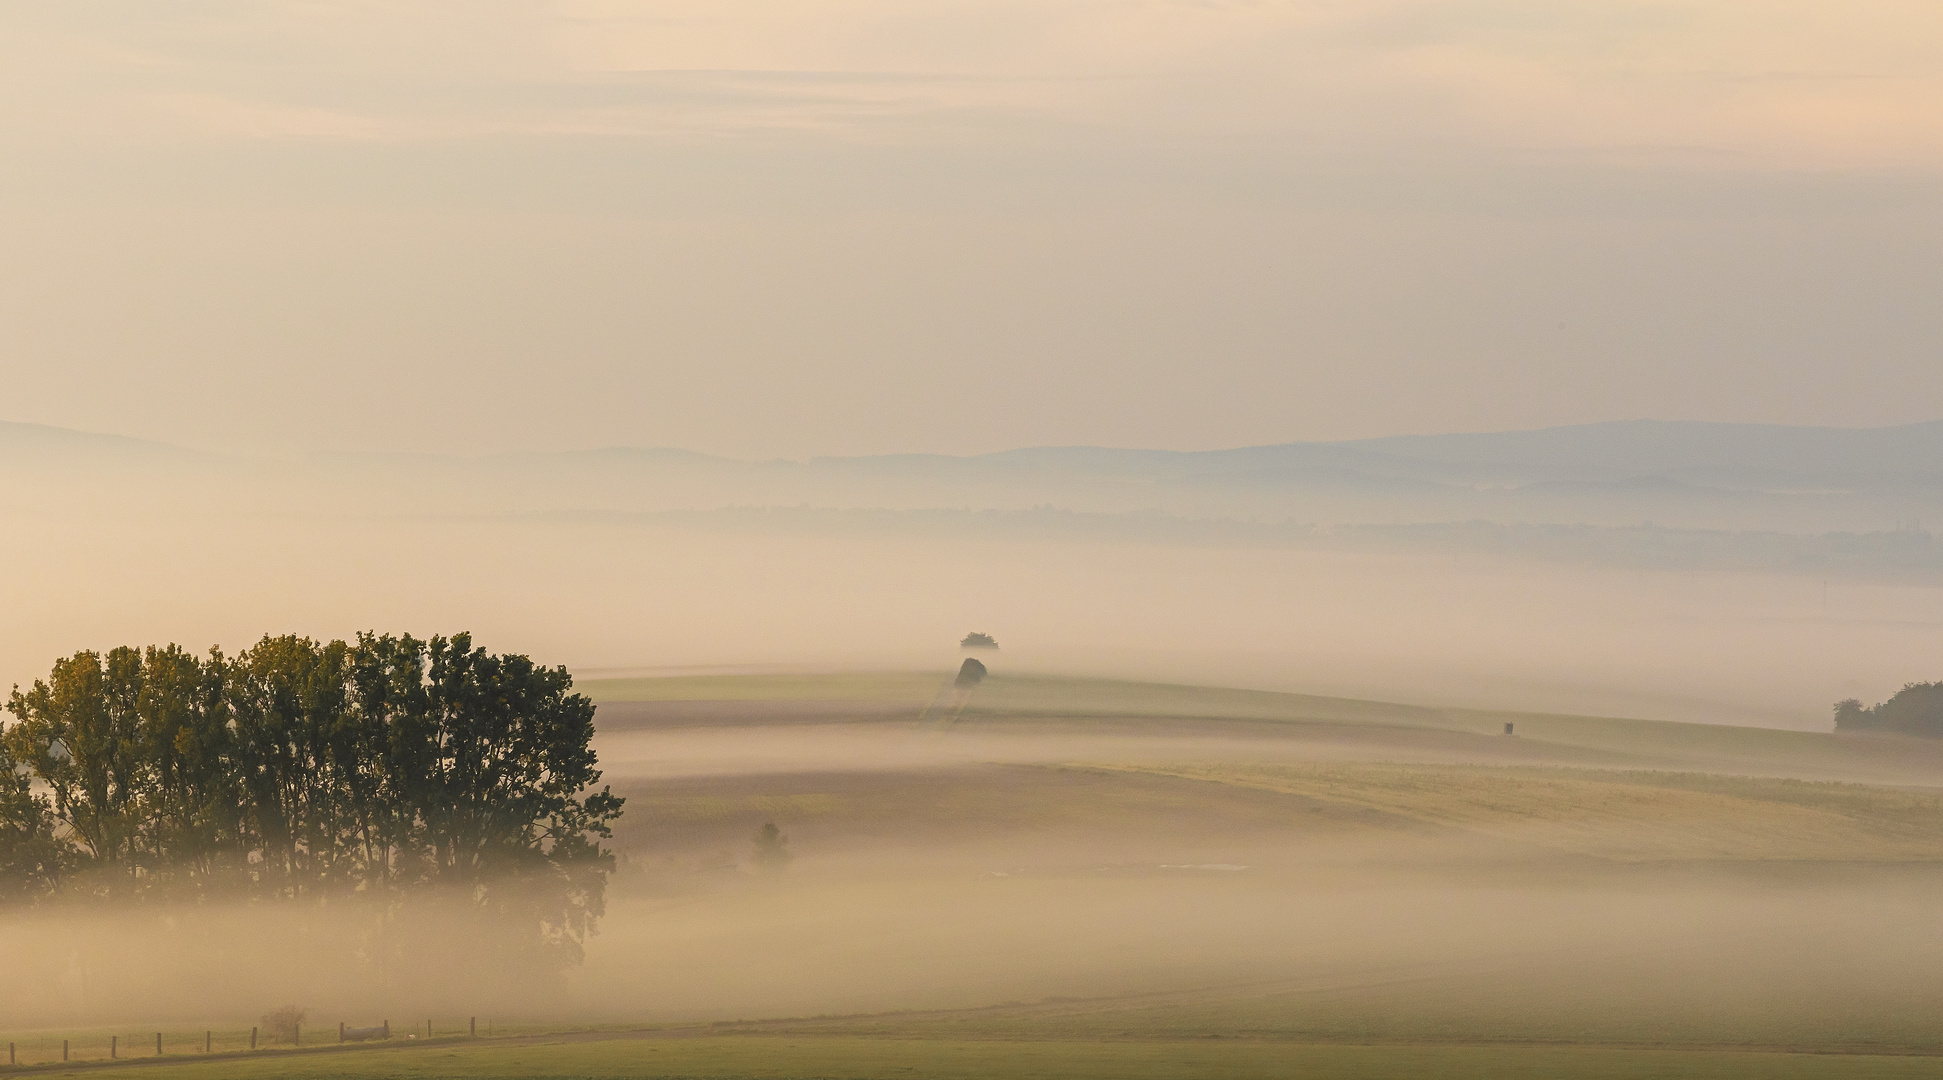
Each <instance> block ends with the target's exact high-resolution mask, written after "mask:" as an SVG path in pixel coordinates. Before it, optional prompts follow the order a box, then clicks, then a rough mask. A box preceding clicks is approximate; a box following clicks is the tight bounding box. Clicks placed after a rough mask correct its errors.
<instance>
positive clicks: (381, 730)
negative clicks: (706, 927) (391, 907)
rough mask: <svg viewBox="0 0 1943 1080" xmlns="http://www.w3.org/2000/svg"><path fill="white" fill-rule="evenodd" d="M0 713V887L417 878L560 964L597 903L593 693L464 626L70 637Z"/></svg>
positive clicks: (319, 890)
mask: <svg viewBox="0 0 1943 1080" xmlns="http://www.w3.org/2000/svg"><path fill="white" fill-rule="evenodd" d="M7 709H8V711H9V712H11V713H12V714H13V715H14V717H15V718H16V722H15V723H14V724H13V725H12V726H11V727H8V728H7V729H6V730H5V732H4V733H3V734H0V743H3V744H4V746H5V751H6V755H7V756H6V757H5V758H0V763H4V764H6V765H7V766H8V769H9V771H8V772H7V774H6V775H7V778H8V779H7V780H6V786H4V787H0V894H4V895H9V896H20V895H45V894H48V893H51V892H54V891H55V889H56V886H57V885H59V884H61V883H62V882H63V878H64V877H65V878H66V879H68V881H67V884H68V887H69V888H70V889H71V890H72V891H78V892H85V893H90V894H94V895H100V896H131V895H132V896H142V895H154V894H162V895H180V894H186V895H196V896H203V895H209V894H214V893H223V894H241V895H245V896H253V897H258V898H264V899H292V900H295V899H313V900H320V901H322V900H331V899H337V898H344V897H349V896H353V895H359V896H363V897H367V898H378V899H380V900H384V899H386V898H391V899H392V900H394V901H395V900H397V899H399V898H402V897H403V896H405V895H406V894H407V893H408V892H417V891H436V892H438V893H439V894H440V895H442V896H447V897H450V896H459V897H462V898H466V899H467V900H469V901H470V903H471V904H472V905H473V906H474V907H475V908H476V909H477V910H478V911H480V912H482V913H489V914H492V915H495V916H497V917H498V918H500V919H502V920H512V921H514V922H518V923H523V924H526V925H530V926H533V927H537V931H536V934H535V941H536V943H537V944H538V945H539V946H541V947H545V948H548V949H551V950H552V951H553V952H554V953H555V954H557V955H560V956H563V957H566V958H569V959H573V958H578V956H579V947H580V942H581V941H582V940H583V939H584V938H585V936H586V934H587V933H588V932H589V931H590V930H591V929H592V926H593V923H594V920H596V919H597V918H599V916H600V915H601V913H602V909H603V898H604V895H605V887H606V880H607V875H608V873H609V871H610V870H611V869H612V866H613V858H612V856H611V855H610V854H609V853H608V852H607V851H606V850H605V849H603V848H602V847H601V846H600V841H601V840H602V839H605V838H607V837H608V836H609V835H610V823H611V822H612V821H613V820H614V819H615V818H617V817H619V816H620V813H621V801H622V800H620V799H619V798H617V797H615V796H614V795H612V794H611V793H610V792H609V791H608V790H607V789H605V788H602V789H600V790H598V791H595V790H593V789H594V786H595V785H596V784H597V783H598V782H599V780H600V771H599V770H598V769H597V768H596V761H595V756H594V752H593V750H592V748H591V745H590V744H591V740H592V737H593V730H594V728H593V720H594V705H593V703H592V702H591V701H589V700H588V699H587V698H585V697H583V696H581V695H579V694H576V693H573V680H572V677H571V676H569V675H568V674H567V672H566V670H565V669H564V668H545V667H540V666H538V665H536V664H534V663H533V662H532V661H531V660H530V659H528V658H527V657H524V656H516V655H505V656H500V655H494V654H491V653H488V652H486V651H485V650H484V649H475V648H473V646H472V642H471V638H470V636H469V635H466V634H457V635H454V636H453V637H452V638H450V639H446V638H441V637H434V638H432V639H431V640H429V641H420V640H418V639H416V638H412V637H409V636H405V637H392V636H389V635H387V636H382V637H380V636H377V635H372V634H364V635H360V636H359V638H358V639H357V641H355V642H344V641H331V642H323V643H320V642H315V641H312V640H310V639H308V638H301V637H295V636H288V635H286V636H283V637H265V638H264V639H263V640H262V641H260V642H258V643H257V644H256V645H255V646H254V647H253V648H250V649H247V650H245V651H243V652H242V653H239V654H238V655H237V656H235V657H234V658H227V657H225V656H223V654H222V653H220V652H217V651H211V653H210V654H209V655H208V656H207V657H197V656H195V655H193V654H190V653H188V652H185V651H184V650H182V649H180V648H178V647H176V646H174V645H170V646H167V647H155V646H151V647H149V648H147V649H144V650H137V649H133V648H126V647H124V648H119V649H115V650H113V651H111V652H109V653H107V654H106V655H105V656H103V655H101V654H97V653H93V652H81V653H76V654H75V655H74V656H71V657H67V658H64V659H62V660H59V661H57V662H56V663H55V664H54V668H53V671H52V673H51V674H50V675H49V677H48V679H46V680H45V681H36V682H35V683H34V685H33V686H32V687H31V688H30V689H28V690H25V691H22V690H20V689H18V688H16V689H15V690H14V692H13V695H12V697H11V699H10V700H9V701H8V703H7ZM16 762H18V763H19V764H20V765H21V766H22V773H16V772H15V771H14V770H13V765H14V764H15V763H16ZM23 773H24V774H31V776H32V777H34V778H38V779H39V780H40V781H41V782H42V783H43V784H44V785H45V787H46V790H47V792H48V794H47V795H45V796H42V795H37V794H35V793H34V791H33V788H32V785H31V782H30V779H29V776H28V775H24V774H23ZM64 872H65V873H64Z"/></svg>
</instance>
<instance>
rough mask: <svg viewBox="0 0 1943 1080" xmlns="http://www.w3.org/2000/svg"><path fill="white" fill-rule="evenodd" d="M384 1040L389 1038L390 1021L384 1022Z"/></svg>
mask: <svg viewBox="0 0 1943 1080" xmlns="http://www.w3.org/2000/svg"><path fill="white" fill-rule="evenodd" d="M385 1038H387V1039H389V1038H391V1021H389V1020H386V1021H385Z"/></svg>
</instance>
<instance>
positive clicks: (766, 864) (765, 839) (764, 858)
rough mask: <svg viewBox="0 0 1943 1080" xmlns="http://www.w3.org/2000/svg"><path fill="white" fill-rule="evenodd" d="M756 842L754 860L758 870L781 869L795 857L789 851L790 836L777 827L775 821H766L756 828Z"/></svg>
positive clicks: (754, 839) (754, 838)
mask: <svg viewBox="0 0 1943 1080" xmlns="http://www.w3.org/2000/svg"><path fill="white" fill-rule="evenodd" d="M752 839H753V841H754V843H755V848H756V851H755V856H754V861H755V864H756V868H757V869H758V870H781V869H782V868H783V867H785V866H788V865H789V860H791V859H793V858H795V856H794V855H791V854H790V852H789V837H787V836H784V835H783V831H782V830H781V829H778V828H777V827H776V823H775V822H773V821H766V822H764V823H763V826H762V828H760V829H758V830H756V835H755V836H754V837H753V838H752Z"/></svg>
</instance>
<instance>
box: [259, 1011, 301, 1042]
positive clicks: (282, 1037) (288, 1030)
mask: <svg viewBox="0 0 1943 1080" xmlns="http://www.w3.org/2000/svg"><path fill="white" fill-rule="evenodd" d="M305 1015H307V1014H306V1013H305V1012H304V1010H302V1009H299V1008H298V1007H296V1006H295V1005H285V1006H284V1007H283V1008H281V1009H272V1010H270V1011H269V1012H267V1013H264V1014H263V1019H262V1023H263V1030H264V1032H265V1033H266V1034H268V1035H269V1036H270V1038H271V1040H272V1041H274V1042H296V1041H297V1029H298V1027H299V1026H301V1025H302V1024H303V1022H304V1017H305Z"/></svg>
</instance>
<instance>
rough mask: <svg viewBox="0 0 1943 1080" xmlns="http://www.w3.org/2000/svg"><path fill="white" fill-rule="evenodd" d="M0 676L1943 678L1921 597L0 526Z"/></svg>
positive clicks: (1595, 702) (408, 534) (1766, 711)
mask: <svg viewBox="0 0 1943 1080" xmlns="http://www.w3.org/2000/svg"><path fill="white" fill-rule="evenodd" d="M0 566H3V567H4V568H5V570H4V573H0V608H4V610H6V611H7V613H8V616H9V617H8V620H7V623H6V625H5V626H4V627H3V628H0V679H3V680H4V681H6V682H15V681H18V682H25V681H27V680H30V679H32V678H35V677H37V676H42V675H44V674H45V672H46V671H47V669H48V666H49V664H50V663H51V662H52V660H53V659H54V658H55V657H56V656H59V655H63V654H65V653H68V652H71V651H73V650H76V649H85V648H97V649H99V648H106V647H110V646H113V645H117V644H123V643H136V644H142V643H150V642H169V641H174V642H179V643H182V644H184V645H185V646H188V647H191V648H197V649H200V648H205V647H207V646H209V645H212V644H221V645H223V646H225V647H227V648H229V649H232V650H233V649H236V648H239V647H241V646H243V645H245V644H247V643H249V642H252V641H254V640H255V639H256V638H257V637H258V636H260V635H261V634H263V633H265V632H288V631H295V632H299V633H307V634H313V635H319V636H343V635H349V634H352V633H355V632H356V631H358V630H361V629H378V630H393V631H404V630H410V631H412V632H416V633H421V634H423V633H431V632H440V631H445V632H449V631H452V630H458V629H470V630H472V631H473V632H475V634H476V635H477V638H478V640H479V641H480V642H481V643H483V644H486V645H487V646H488V647H490V648H493V649H495V650H501V651H503V650H512V651H519V652H526V653H530V654H531V655H533V656H535V657H537V658H539V659H540V660H542V661H545V662H549V663H565V664H567V665H569V666H570V667H573V668H576V669H582V670H586V669H644V668H674V667H700V666H708V665H749V664H767V665H786V666H798V667H811V668H814V667H850V668H898V669H927V668H934V667H937V666H940V665H942V664H948V663H952V662H955V661H954V660H953V658H952V656H951V653H950V650H951V647H952V645H953V643H955V642H956V640H957V638H958V637H960V636H962V635H963V634H964V633H965V632H966V631H967V630H971V629H981V630H986V631H989V632H991V633H993V634H995V635H997V637H998V639H999V641H1000V642H1001V644H1002V645H1003V646H1004V653H1003V655H1004V656H1005V658H1006V662H1007V663H1008V664H1009V665H1012V666H1013V667H1014V668H1015V669H1042V670H1065V671H1073V672H1081V673H1100V674H1114V675H1122V676H1135V677H1141V678H1148V679H1159V680H1170V681H1185V682H1201V683H1211V684H1219V685H1238V686H1254V687H1261V688H1266V689H1286V690H1298V691H1303V692H1309V693H1323V694H1335V695H1342V696H1351V697H1366V698H1375V699H1379V700H1401V701H1414V702H1423V703H1429V704H1436V705H1476V706H1482V707H1504V708H1525V709H1535V710H1554V711H1570V712H1593V713H1602V714H1617V715H1637V716H1647V717H1657V718H1669V719H1692V720H1701V721H1731V722H1740V723H1759V724H1777V725H1783V726H1797V727H1806V728H1814V727H1821V726H1825V725H1826V723H1827V717H1828V715H1829V707H1830V705H1831V703H1833V702H1834V701H1836V700H1839V699H1841V698H1846V697H1850V696H1855V697H1861V698H1865V699H1869V700H1878V699H1880V698H1882V697H1885V696H1887V695H1888V694H1890V693H1893V692H1894V691H1895V690H1896V689H1897V688H1899V687H1900V686H1902V685H1903V684H1904V683H1905V682H1909V681H1912V680H1923V679H1930V678H1934V677H1936V676H1937V675H1938V674H1943V673H1939V672H1938V671H1936V670H1935V669H1934V658H1935V657H1936V656H1937V655H1938V654H1939V646H1943V619H1939V617H1938V616H1937V614H1936V609H1935V603H1934V601H1935V596H1936V592H1935V590H1934V589H1930V588H1922V587H1907V586H1895V585H1889V584H1868V583H1858V582H1845V581H1839V580H1838V581H1834V582H1828V583H1824V582H1823V581H1821V580H1817V579H1814V578H1809V577H1803V576H1800V575H1760V574H1745V573H1702V572H1684V571H1665V572H1663V571H1650V570H1623V569H1614V568H1607V567H1601V566H1596V565H1574V564H1547V563H1540V562H1533V561H1515V560H1507V559H1499V558H1495V557H1489V556H1454V555H1432V554H1424V553H1419V552H1409V551H1398V552H1387V553H1385V552H1356V551H1307V550H1276V549H1219V548H1205V547H1196V546H1181V545H1174V544H1165V543H1114V542H1094V541H1086V540H1077V539H1068V538H1061V537H1056V536H1055V537H1043V538H1036V539H1035V538H1022V537H1012V538H996V539H995V538H963V539H953V538H950V537H923V538H918V537H897V536H889V537H886V536H880V535H876V534H872V533H868V532H864V533H842V534H802V533H793V532H781V533H778V532H773V531H765V530H762V529H759V528H750V529H741V530H722V529H684V528H672V527H617V526H614V525H612V524H609V523H603V522H599V521H565V522H563V521H543V520H542V521H533V520H528V521H516V520H503V519H477V520H465V519H423V520H399V519H373V520H347V519H341V518H335V517H326V518H303V517H282V518H265V517H253V518H252V517H227V518H222V517H217V518H193V517H150V518H142V517H130V518H116V517H114V516H112V515H108V516H99V517H91V518H71V517H66V516H62V515H49V516H46V517H39V516H35V515H32V514H23V515H20V516H18V517H16V518H15V519H14V522H13V527H12V528H10V529H9V530H7V531H6V532H5V533H4V534H0Z"/></svg>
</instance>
